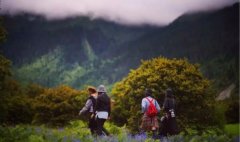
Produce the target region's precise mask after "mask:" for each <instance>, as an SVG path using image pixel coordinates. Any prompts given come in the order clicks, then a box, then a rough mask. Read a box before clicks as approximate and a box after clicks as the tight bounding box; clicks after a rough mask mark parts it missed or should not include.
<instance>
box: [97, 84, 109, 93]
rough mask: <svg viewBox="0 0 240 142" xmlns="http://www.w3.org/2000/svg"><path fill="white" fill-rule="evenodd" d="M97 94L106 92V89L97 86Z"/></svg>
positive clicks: (102, 86)
mask: <svg viewBox="0 0 240 142" xmlns="http://www.w3.org/2000/svg"><path fill="white" fill-rule="evenodd" d="M97 92H104V93H105V92H107V90H106V88H105V86H104V85H99V86H98V88H97Z"/></svg>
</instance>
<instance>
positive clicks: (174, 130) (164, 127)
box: [159, 118, 179, 136]
mask: <svg viewBox="0 0 240 142" xmlns="http://www.w3.org/2000/svg"><path fill="white" fill-rule="evenodd" d="M178 133H179V132H178V127H177V122H176V119H175V118H165V119H164V120H163V121H162V122H161V126H160V127H159V135H160V136H167V135H177V134H178Z"/></svg>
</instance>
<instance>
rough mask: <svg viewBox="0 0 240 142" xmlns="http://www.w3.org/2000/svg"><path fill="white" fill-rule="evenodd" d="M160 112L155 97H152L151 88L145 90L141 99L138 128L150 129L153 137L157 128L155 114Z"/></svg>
mask: <svg viewBox="0 0 240 142" xmlns="http://www.w3.org/2000/svg"><path fill="white" fill-rule="evenodd" d="M159 112H160V106H159V104H158V102H157V100H156V99H154V98H153V97H152V90H150V89H146V90H145V97H144V98H143V99H142V113H144V114H143V117H142V123H141V126H140V128H141V129H142V130H143V131H152V132H153V137H156V131H157V130H158V128H159V124H158V117H157V114H158V113H159Z"/></svg>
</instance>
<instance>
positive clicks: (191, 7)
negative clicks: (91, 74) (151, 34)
mask: <svg viewBox="0 0 240 142" xmlns="http://www.w3.org/2000/svg"><path fill="white" fill-rule="evenodd" d="M234 2H237V0H2V2H1V13H10V14H17V13H19V12H29V13H33V14H40V15H43V16H45V17H46V18H48V19H61V18H66V17H73V16H89V17H91V18H93V19H95V18H103V19H105V20H109V21H114V22H117V23H122V24H130V25H139V24H152V25H166V24H168V23H170V22H172V21H173V20H175V19H176V18H177V17H179V16H180V15H182V14H184V13H186V12H195V11H206V10H213V9H218V8H222V7H224V6H227V5H231V4H233V3H234Z"/></svg>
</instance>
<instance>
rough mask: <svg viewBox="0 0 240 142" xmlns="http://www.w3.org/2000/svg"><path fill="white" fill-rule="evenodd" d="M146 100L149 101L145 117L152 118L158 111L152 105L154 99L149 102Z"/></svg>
mask: <svg viewBox="0 0 240 142" xmlns="http://www.w3.org/2000/svg"><path fill="white" fill-rule="evenodd" d="M146 99H147V100H148V101H149V106H148V108H147V112H146V113H147V116H149V117H154V116H156V115H157V113H158V111H157V109H156V107H155V105H154V104H153V101H154V99H152V100H151V101H150V100H149V99H148V98H147V97H146Z"/></svg>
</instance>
